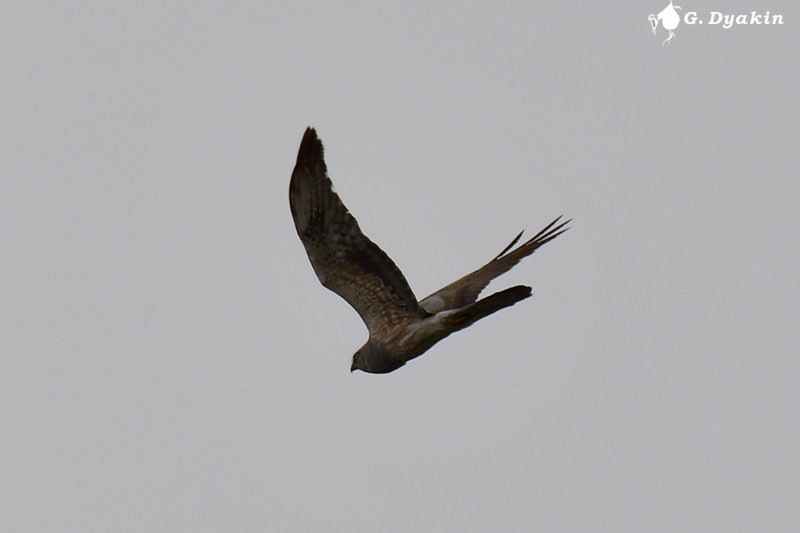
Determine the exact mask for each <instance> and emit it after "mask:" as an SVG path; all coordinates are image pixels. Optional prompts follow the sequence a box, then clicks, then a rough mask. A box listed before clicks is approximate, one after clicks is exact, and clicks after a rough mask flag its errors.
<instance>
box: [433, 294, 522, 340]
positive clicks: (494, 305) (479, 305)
mask: <svg viewBox="0 0 800 533" xmlns="http://www.w3.org/2000/svg"><path fill="white" fill-rule="evenodd" d="M530 295H531V288H530V287H528V286H527V285H517V286H515V287H511V288H509V289H506V290H503V291H500V292H496V293H494V294H492V295H490V296H487V297H486V298H482V299H480V300H478V301H477V302H475V303H474V304H471V305H468V306H466V307H464V308H462V309H459V310H457V311H455V312H454V313H453V314H452V315H451V316H450V317H448V319H449V322H450V324H451V325H452V326H453V327H454V328H455V329H456V330H459V329H463V328H466V327H467V326H470V325H472V324H474V323H475V322H477V321H478V320H480V319H481V318H484V317H487V316H489V315H491V314H492V313H495V312H497V311H499V310H500V309H505V308H506V307H511V306H512V305H514V304H515V303H517V302H519V301H521V300H524V299H525V298H528V297H529V296H530Z"/></svg>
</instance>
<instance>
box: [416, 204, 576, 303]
mask: <svg viewBox="0 0 800 533" xmlns="http://www.w3.org/2000/svg"><path fill="white" fill-rule="evenodd" d="M559 220H561V217H558V218H556V219H555V220H554V221H552V222H551V223H550V224H548V225H547V226H545V227H544V228H543V229H542V230H541V231H540V232H539V233H537V234H536V235H534V236H533V237H531V238H530V239H529V240H527V241H526V242H525V243H523V244H521V245H520V246H518V247H517V248H516V249H514V250H512V251H511V252H509V250H511V248H512V247H513V246H514V245H515V244H517V242H518V241H519V239H520V237H522V232H520V233H519V235H517V236H516V237H514V240H513V241H511V243H510V244H509V245H508V246H506V247H505V248H504V249H503V251H502V252H500V253H499V254H497V257H495V258H494V259H492V260H491V261H489V262H488V263H486V264H485V265H483V266H482V267H481V268H479V269H478V270H476V271H474V272H472V273H470V274H467V275H466V276H464V277H463V278H461V279H459V280H457V281H454V282H453V283H451V284H450V285H448V286H446V287H444V288H441V289H439V290H438V291H436V292H434V293H433V294H431V295H430V296H427V297H426V298H425V299H424V300H422V301H421V302H420V306H421V307H422V308H423V309H425V311H427V312H428V313H438V312H440V311H444V310H447V309H458V308H460V307H464V306H465V305H469V304H471V303H474V302H475V300H477V298H478V295H479V294H480V292H481V291H482V290H483V289H484V288H486V286H487V285H488V284H489V282H490V281H492V280H493V279H494V278H496V277H497V276H499V275H500V274H503V273H505V272H508V271H509V270H510V269H511V268H512V267H513V266H514V265H516V264H517V263H519V262H520V260H522V259H523V258H525V257H527V256H529V255H531V254H532V253H533V252H535V251H536V249H537V248H539V247H540V246H542V245H543V244H545V243H547V242H549V241H552V240H553V239H555V238H556V237H558V236H559V235H561V234H562V233H564V232H565V231H567V230H568V229H569V228H567V227H566V225H567V224H569V223H570V221H569V220H567V221H565V222H562V223H560V224H558V221H559Z"/></svg>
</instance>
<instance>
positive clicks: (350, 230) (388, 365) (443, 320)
mask: <svg viewBox="0 0 800 533" xmlns="http://www.w3.org/2000/svg"><path fill="white" fill-rule="evenodd" d="M289 205H290V208H291V211H292V217H293V219H294V223H295V227H296V229H297V234H298V235H299V236H300V240H301V241H302V242H303V246H304V247H305V249H306V253H307V254H308V258H309V260H310V261H311V265H312V267H313V268H314V272H316V274H317V277H318V278H319V280H320V282H321V283H322V285H324V286H325V287H327V288H328V289H330V290H332V291H333V292H335V293H336V294H338V295H339V296H341V297H342V298H344V299H345V300H346V301H347V302H348V303H349V304H350V305H351V306H352V307H353V308H354V309H355V310H356V312H357V313H358V314H359V315H360V316H361V318H362V319H363V320H364V323H365V324H366V326H367V329H368V330H369V339H368V340H367V342H366V343H365V344H364V346H362V347H361V349H359V350H358V351H357V352H356V353H355V355H354V356H353V364H352V366H351V371H352V370H356V369H358V370H363V371H365V372H373V373H386V372H391V371H393V370H396V369H397V368H399V367H401V366H403V365H404V364H405V363H406V362H407V361H409V360H411V359H413V358H415V357H418V356H419V355H422V354H423V353H424V352H425V351H427V350H428V349H429V348H430V347H431V346H433V345H434V344H436V343H437V342H438V341H440V340H441V339H443V338H445V337H447V336H448V335H450V334H451V333H453V332H455V331H458V330H460V329H463V328H465V327H468V326H470V325H471V324H473V323H475V322H476V321H478V320H480V319H481V318H483V317H485V316H488V315H490V314H492V313H494V312H497V311H499V310H500V309H503V308H505V307H509V306H511V305H514V304H515V303H517V302H519V301H520V300H523V299H525V298H527V297H529V296H530V294H531V288H530V287H527V286H524V285H518V286H515V287H511V288H510V289H506V290H504V291H501V292H498V293H495V294H492V295H491V296H488V297H486V298H483V299H482V300H478V299H477V298H478V295H479V294H480V292H481V291H482V290H483V289H484V288H485V287H486V286H487V285H488V284H489V282H490V281H491V280H492V279H494V278H496V277H497V276H499V275H501V274H503V273H504V272H507V271H508V270H509V269H511V268H512V267H513V266H514V265H516V264H517V263H519V261H520V260H522V259H523V258H524V257H527V256H528V255H530V254H532V253H533V252H534V251H535V250H536V249H537V248H539V247H540V246H542V245H543V244H545V243H547V242H549V241H551V240H553V239H555V238H556V237H557V236H559V235H561V234H562V233H563V232H565V231H567V229H568V228H567V227H566V225H567V224H568V223H569V221H566V222H561V223H558V222H559V221H560V219H561V217H558V218H557V219H555V220H554V221H553V222H551V223H550V224H548V225H547V226H546V227H545V228H544V229H542V231H540V232H539V233H537V234H536V235H534V236H533V237H532V238H531V239H529V240H528V241H526V242H525V243H523V244H522V245H520V246H519V247H517V248H515V249H513V250H512V248H513V246H514V245H515V244H516V243H517V242H518V241H519V239H520V237H521V236H522V233H520V234H519V235H517V236H516V238H514V240H513V241H511V243H510V244H509V245H508V246H506V247H505V249H503V251H502V252H500V254H498V255H497V256H496V257H495V258H494V259H492V260H491V261H489V262H488V263H487V264H485V265H484V266H482V267H481V268H479V269H477V270H475V271H474V272H472V273H470V274H467V275H466V276H464V277H462V278H461V279H459V280H457V281H455V282H453V283H451V284H449V285H447V286H446V287H444V288H442V289H440V290H438V291H436V292H435V293H433V294H431V295H430V296H428V297H426V298H425V299H423V300H422V301H420V302H418V301H417V299H416V297H415V296H414V293H413V291H412V290H411V287H410V286H409V284H408V282H407V281H406V279H405V277H404V276H403V273H402V272H401V271H400V269H399V268H397V266H396V265H395V264H394V262H393V261H392V260H391V259H390V258H389V256H388V255H386V253H385V252H384V251H383V250H381V249H380V248H379V247H378V246H377V245H376V244H375V243H374V242H372V241H371V240H369V239H368V238H367V237H366V236H365V235H364V234H363V233H361V229H360V228H359V226H358V222H356V219H355V218H353V216H352V215H351V214H350V212H349V211H348V210H347V208H346V207H345V206H344V204H343V203H342V201H341V200H340V199H339V196H338V195H337V194H336V193H335V192H334V191H333V186H332V183H331V180H330V178H329V177H328V175H327V168H326V166H325V160H324V154H323V148H322V142H320V140H319V138H318V137H317V133H316V131H315V130H314V129H313V128H308V129H307V130H306V132H305V135H304V136H303V140H302V142H301V143H300V149H299V151H298V154H297V164H296V166H295V168H294V171H293V172H292V179H291V182H290V184H289Z"/></svg>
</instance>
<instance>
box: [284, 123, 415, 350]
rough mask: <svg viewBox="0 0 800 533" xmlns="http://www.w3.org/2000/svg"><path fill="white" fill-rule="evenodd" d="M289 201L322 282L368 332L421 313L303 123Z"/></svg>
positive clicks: (316, 139) (379, 331)
mask: <svg viewBox="0 0 800 533" xmlns="http://www.w3.org/2000/svg"><path fill="white" fill-rule="evenodd" d="M289 206H290V207H291V210H292V218H294V225H295V228H296V229H297V234H298V235H299V236H300V240H301V241H303V246H304V247H305V249H306V253H308V258H309V259H310V260H311V266H312V267H314V272H316V274H317V277H318V278H319V280H320V282H322V285H324V286H325V287H327V288H328V289H330V290H332V291H333V292H335V293H336V294H338V295H339V296H341V297H342V298H344V299H345V300H347V303H349V304H350V305H351V306H353V308H354V309H355V310H356V311H357V312H358V314H359V315H360V316H361V318H362V320H364V323H365V324H366V325H367V328H368V329H369V332H370V335H373V336H377V337H378V338H380V337H381V336H382V334H386V333H388V332H389V331H390V330H391V329H393V328H394V327H395V326H397V325H399V324H404V323H408V322H411V321H413V320H416V319H418V318H421V317H424V316H426V313H425V311H423V310H422V309H421V308H420V306H419V304H418V303H417V300H416V298H415V296H414V293H413V291H412V290H411V287H409V285H408V282H407V281H406V279H405V277H404V276H403V273H402V272H400V269H399V268H397V266H396V265H395V264H394V263H393V262H392V260H391V259H390V258H389V256H388V255H386V253H385V252H384V251H383V250H381V249H380V248H378V246H377V245H376V244H375V243H373V242H372V241H371V240H369V239H368V238H367V237H366V236H365V235H364V234H363V233H361V230H360V229H359V227H358V222H356V219H355V218H354V217H353V216H352V215H351V214H350V212H349V211H348V210H347V208H346V207H345V206H344V204H343V203H342V201H341V200H340V199H339V195H337V194H336V193H335V192H334V191H333V186H332V183H331V179H330V178H329V177H328V176H327V168H326V166H325V159H324V155H323V149H322V142H320V140H319V137H317V132H316V131H315V130H314V129H313V128H308V129H307V130H306V132H305V135H303V140H302V142H301V143H300V150H299V151H298V154H297V164H296V165H295V167H294V171H293V172H292V179H291V182H290V184H289Z"/></svg>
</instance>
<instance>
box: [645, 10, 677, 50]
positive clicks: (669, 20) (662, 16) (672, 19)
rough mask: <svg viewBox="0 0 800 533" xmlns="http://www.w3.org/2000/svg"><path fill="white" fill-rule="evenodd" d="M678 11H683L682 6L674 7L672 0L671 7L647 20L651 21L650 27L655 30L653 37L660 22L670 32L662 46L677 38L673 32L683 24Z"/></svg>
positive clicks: (650, 16)
mask: <svg viewBox="0 0 800 533" xmlns="http://www.w3.org/2000/svg"><path fill="white" fill-rule="evenodd" d="M676 9H682V8H681V7H680V6H674V5H672V0H670V2H669V5H668V6H667V7H665V8H664V9H662V10H661V13H659V14H658V15H649V16H648V17H647V20H648V21H650V27H651V28H652V30H653V35H655V34H656V29H657V28H658V23H659V21H660V22H661V25H662V26H663V27H664V29H665V30H667V31H668V32H669V35H667V38H666V39H665V40H664V42H663V43H661V46H664V45H665V44H667V43H668V42H670V41H671V40H672V38H673V37H675V34H674V33H673V32H672V30H674V29H675V28H677V27H678V24H680V23H681V16H680V15H678V12H677V11H675V10H676Z"/></svg>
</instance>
